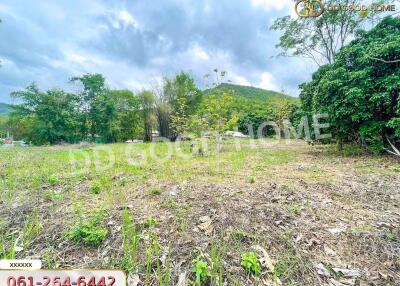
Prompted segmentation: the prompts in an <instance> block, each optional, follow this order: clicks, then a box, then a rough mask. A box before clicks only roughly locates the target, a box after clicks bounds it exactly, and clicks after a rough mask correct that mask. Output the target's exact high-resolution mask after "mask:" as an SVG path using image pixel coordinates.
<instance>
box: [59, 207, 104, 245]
mask: <svg viewBox="0 0 400 286" xmlns="http://www.w3.org/2000/svg"><path fill="white" fill-rule="evenodd" d="M102 220H103V214H102V213H101V211H96V212H95V213H93V214H92V215H91V216H90V217H89V218H88V219H87V220H79V222H77V223H75V224H74V225H73V226H72V227H71V228H70V229H69V231H68V232H67V237H68V238H70V239H72V240H74V241H76V242H83V243H84V244H87V245H90V246H99V245H100V243H101V242H102V241H103V239H104V238H105V237H106V236H107V234H108V231H107V229H106V228H104V227H103V226H102Z"/></svg>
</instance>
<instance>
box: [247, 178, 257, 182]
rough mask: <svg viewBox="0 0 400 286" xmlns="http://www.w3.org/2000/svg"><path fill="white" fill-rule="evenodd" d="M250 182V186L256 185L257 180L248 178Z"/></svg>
mask: <svg viewBox="0 0 400 286" xmlns="http://www.w3.org/2000/svg"><path fill="white" fill-rule="evenodd" d="M248 182H249V183H250V184H254V183H255V182H256V178H254V177H250V178H248Z"/></svg>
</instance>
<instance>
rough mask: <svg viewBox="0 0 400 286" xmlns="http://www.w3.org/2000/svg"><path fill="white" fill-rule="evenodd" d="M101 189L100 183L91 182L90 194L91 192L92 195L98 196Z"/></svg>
mask: <svg viewBox="0 0 400 286" xmlns="http://www.w3.org/2000/svg"><path fill="white" fill-rule="evenodd" d="M101 189H102V187H101V183H100V182H98V181H95V182H93V183H92V184H91V186H90V192H91V193H92V194H95V195H98V194H100V193H101Z"/></svg>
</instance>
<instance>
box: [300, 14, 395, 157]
mask: <svg viewBox="0 0 400 286" xmlns="http://www.w3.org/2000/svg"><path fill="white" fill-rule="evenodd" d="M301 89H302V92H301V95H300V98H301V101H302V108H303V110H305V111H306V112H314V113H315V112H317V113H328V114H329V116H330V120H331V125H332V128H331V130H332V132H333V134H334V136H335V137H336V138H337V139H338V142H339V147H341V145H342V142H344V141H349V140H352V141H357V142H359V143H360V144H363V145H364V146H368V147H369V149H370V150H372V151H375V152H379V151H381V150H382V149H383V145H384V144H385V141H386V137H394V136H396V137H397V138H399V137H400V101H399V90H400V18H398V17H387V18H385V19H384V20H383V21H382V22H381V23H379V24H378V25H377V26H376V27H375V28H373V29H372V30H370V31H369V32H363V33H359V35H358V37H357V39H355V40H354V41H352V42H351V43H350V44H349V45H347V46H345V47H344V48H343V49H342V50H341V51H340V52H339V53H338V54H337V55H336V57H335V61H334V63H333V64H331V65H326V66H323V67H321V68H320V69H319V70H318V71H317V72H316V73H315V74H314V75H313V79H312V81H311V82H309V83H306V84H302V85H301Z"/></svg>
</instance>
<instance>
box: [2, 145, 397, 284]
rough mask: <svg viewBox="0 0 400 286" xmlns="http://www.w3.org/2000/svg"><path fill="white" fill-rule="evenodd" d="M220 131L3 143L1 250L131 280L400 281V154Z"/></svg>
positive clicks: (53, 265)
mask: <svg viewBox="0 0 400 286" xmlns="http://www.w3.org/2000/svg"><path fill="white" fill-rule="evenodd" d="M208 143H209V144H208V150H207V149H206V148H204V147H203V148H201V150H200V151H199V149H200V148H199V147H198V146H197V147H196V146H191V143H189V142H185V143H182V144H181V146H180V147H181V148H180V149H178V150H179V152H177V148H176V146H175V145H173V146H172V147H171V148H170V149H169V148H168V147H167V145H166V143H154V144H153V145H150V144H130V145H126V144H116V145H104V146H100V147H99V146H72V147H71V146H60V147H43V148H36V147H32V148H14V149H4V150H1V151H0V166H1V167H0V190H1V199H0V256H1V257H17V258H38V259H42V260H43V263H44V268H63V269H76V268H107V269H110V268H116V269H123V270H125V271H126V272H127V273H129V283H130V285H177V284H178V281H179V280H180V283H181V284H180V285H186V284H188V285H189V284H190V283H192V282H190V281H195V279H196V274H195V273H194V272H193V269H194V268H196V270H197V273H198V277H200V278H201V280H202V281H203V284H202V285H274V284H283V285H307V286H308V285H399V283H400V277H399V273H400V233H399V231H400V164H399V161H398V160H397V161H396V160H395V159H394V158H390V157H371V156H366V155H362V154H357V155H356V154H352V153H357V150H355V149H352V150H347V151H346V152H345V153H346V154H338V153H336V151H334V147H332V146H308V145H306V144H304V143H303V142H301V141H290V142H280V143H279V144H273V142H269V144H264V145H263V144H261V143H260V142H252V141H250V140H241V141H240V142H236V141H233V140H227V141H223V144H222V146H219V147H220V148H219V149H220V150H219V151H217V149H216V146H215V144H213V142H212V141H209V142H208ZM239 143H240V144H239ZM253 143H254V144H253ZM286 143H289V144H286ZM198 145H200V144H198ZM239 145H240V146H239ZM192 149H194V150H196V151H195V152H194V153H195V154H196V155H194V156H189V155H190V153H191V150H192ZM71 150H72V151H71ZM168 152H169V155H170V156H169V158H168V156H167V154H168ZM71 154H72V155H73V156H72V157H71ZM157 158H158V159H157ZM253 252H254V253H256V254H257V257H258V258H257V260H258V261H256V262H255V263H253V264H252V257H251V256H252V255H251V253H253ZM244 254H245V255H244ZM242 256H243V257H242ZM243 258H244V259H243ZM246 259H247V262H248V263H249V264H248V265H250V266H249V268H248V270H249V271H246V270H245V267H243V266H242V265H241V264H242V263H243V261H242V260H246ZM253 262H254V261H253ZM257 263H259V264H260V273H257V274H258V275H256V274H255V273H254V272H258V271H257V270H255V269H254V267H252V265H253V266H254V265H256V264H257ZM244 264H245V263H244ZM184 281H185V282H184ZM335 283H336V284H335ZM340 283H341V284H340Z"/></svg>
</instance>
